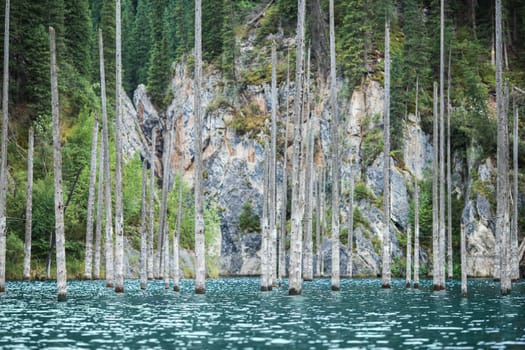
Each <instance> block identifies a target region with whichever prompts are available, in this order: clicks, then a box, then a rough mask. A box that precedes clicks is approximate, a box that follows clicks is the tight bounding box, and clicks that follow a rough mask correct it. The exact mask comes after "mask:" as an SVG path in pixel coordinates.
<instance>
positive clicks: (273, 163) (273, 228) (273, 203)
mask: <svg viewBox="0 0 525 350" xmlns="http://www.w3.org/2000/svg"><path fill="white" fill-rule="evenodd" d="M277 108H278V106H277V51H276V48H275V44H274V45H273V46H272V126H271V129H272V130H271V149H270V159H269V161H270V164H269V165H270V168H269V170H270V174H269V178H268V180H269V181H270V182H269V188H268V190H269V195H270V202H269V207H268V219H269V220H270V226H269V227H270V238H271V244H270V269H271V270H270V283H271V285H272V286H275V285H277V225H276V224H277V220H276V217H277V192H276V187H275V186H276V182H275V173H276V169H277V157H276V152H277Z"/></svg>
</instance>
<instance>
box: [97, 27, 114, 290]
mask: <svg viewBox="0 0 525 350" xmlns="http://www.w3.org/2000/svg"><path fill="white" fill-rule="evenodd" d="M98 46H99V58H100V99H101V102H102V137H103V145H102V146H103V148H104V181H105V183H104V184H105V191H104V192H105V193H104V197H105V200H104V206H105V208H106V227H105V231H106V235H105V241H106V244H105V249H104V253H105V254H104V255H105V256H106V287H107V288H113V280H114V273H113V272H114V271H113V214H112V208H111V206H112V204H111V173H110V171H109V162H110V158H109V127H108V112H107V103H106V73H105V69H104V43H103V40H102V30H101V29H99V31H98Z"/></svg>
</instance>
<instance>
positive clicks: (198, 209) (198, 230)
mask: <svg viewBox="0 0 525 350" xmlns="http://www.w3.org/2000/svg"><path fill="white" fill-rule="evenodd" d="M201 13H202V12H201V0H195V100H194V114H195V126H194V127H195V170H194V171H195V260H196V261H195V293H197V294H204V293H206V285H205V284H206V265H205V264H206V260H205V259H206V257H205V253H206V251H205V246H204V211H203V206H202V192H203V191H202V187H203V184H202V118H201V74H202V38H201V35H202V29H201V27H202V26H201Z"/></svg>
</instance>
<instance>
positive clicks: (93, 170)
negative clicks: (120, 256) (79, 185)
mask: <svg viewBox="0 0 525 350" xmlns="http://www.w3.org/2000/svg"><path fill="white" fill-rule="evenodd" d="M97 146H98V119H97V118H96V117H95V120H94V122H93V139H92V141H91V164H90V168H89V190H88V204H87V205H88V207H87V225H86V255H85V260H84V279H86V280H90V279H91V278H92V273H91V272H92V267H93V264H92V262H93V213H94V211H95V183H96V178H97Z"/></svg>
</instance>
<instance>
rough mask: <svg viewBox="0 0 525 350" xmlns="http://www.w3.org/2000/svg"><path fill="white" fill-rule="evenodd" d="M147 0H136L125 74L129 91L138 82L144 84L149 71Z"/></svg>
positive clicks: (149, 30)
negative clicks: (130, 45)
mask: <svg viewBox="0 0 525 350" xmlns="http://www.w3.org/2000/svg"><path fill="white" fill-rule="evenodd" d="M148 3H149V2H148V1H147V0H138V2H137V11H136V15H135V21H134V22H133V28H132V31H131V37H132V48H131V49H132V50H133V52H132V54H131V55H130V65H129V66H128V71H127V76H128V77H129V78H128V80H129V83H128V84H129V85H128V86H127V87H126V89H127V91H131V90H133V89H135V88H136V87H137V85H139V84H146V83H147V79H148V71H149V62H150V60H149V57H150V52H151V22H150V20H149V18H150V15H149V8H148V5H147V4H148Z"/></svg>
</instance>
